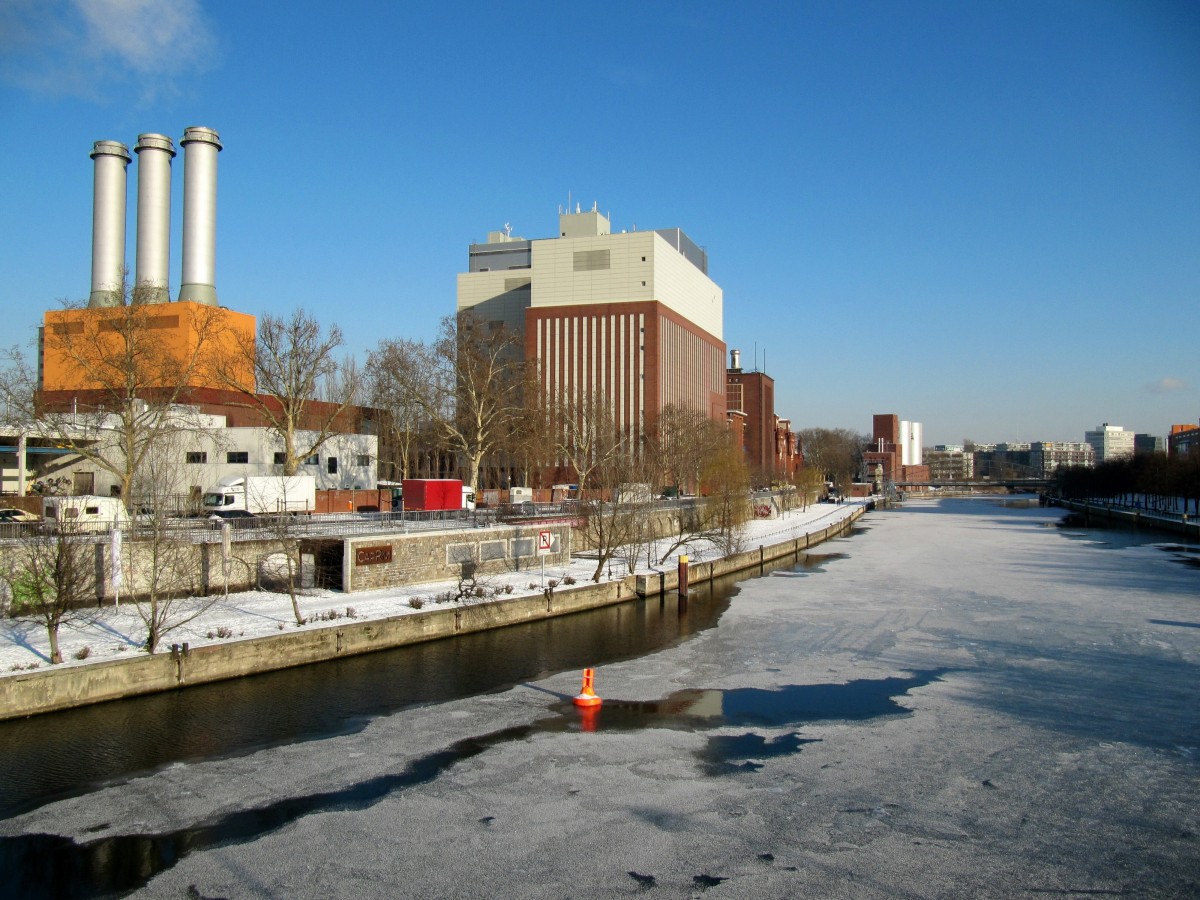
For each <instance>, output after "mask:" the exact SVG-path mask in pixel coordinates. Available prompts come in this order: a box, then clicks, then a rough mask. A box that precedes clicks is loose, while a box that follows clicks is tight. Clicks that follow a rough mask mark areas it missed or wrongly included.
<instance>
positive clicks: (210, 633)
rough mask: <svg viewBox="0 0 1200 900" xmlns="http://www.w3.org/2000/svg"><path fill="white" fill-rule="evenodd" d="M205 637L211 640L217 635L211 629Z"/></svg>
mask: <svg viewBox="0 0 1200 900" xmlns="http://www.w3.org/2000/svg"><path fill="white" fill-rule="evenodd" d="M205 637H206V638H208V639H209V640H210V641H211V640H213V638H215V637H216V635H215V634H213V633H212V632H211V631H210V632H209V633H208V634H206V635H205Z"/></svg>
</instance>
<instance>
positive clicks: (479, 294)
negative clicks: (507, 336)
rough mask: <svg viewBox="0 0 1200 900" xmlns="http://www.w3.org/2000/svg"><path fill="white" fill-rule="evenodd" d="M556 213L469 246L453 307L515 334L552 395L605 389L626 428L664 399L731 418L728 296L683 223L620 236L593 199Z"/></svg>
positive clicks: (653, 414)
mask: <svg viewBox="0 0 1200 900" xmlns="http://www.w3.org/2000/svg"><path fill="white" fill-rule="evenodd" d="M558 223H559V227H558V235H557V236H556V237H552V238H544V239H536V240H526V239H524V238H520V237H514V236H513V235H511V234H510V233H509V231H508V230H507V229H506V230H505V231H498V232H492V233H490V234H489V235H488V240H487V242H486V243H483V244H472V245H471V246H470V249H469V253H468V261H469V269H468V271H467V272H464V273H460V274H459V276H458V311H459V312H460V313H463V312H470V313H474V314H475V315H477V316H479V318H480V319H482V320H483V321H485V322H489V323H491V322H495V323H501V324H503V325H504V326H505V327H506V328H507V329H508V330H509V331H510V332H511V333H513V334H514V335H516V336H518V337H519V339H520V341H521V343H522V345H523V346H524V352H525V358H526V359H530V360H536V361H537V364H538V378H539V384H540V390H541V391H542V393H543V394H544V395H545V396H547V397H556V398H559V399H563V400H566V399H580V398H585V397H596V398H601V399H602V400H603V401H604V402H605V403H607V404H608V406H609V408H610V409H611V410H612V414H613V417H614V418H615V419H616V421H617V423H618V425H619V426H620V428H621V429H622V431H624V432H625V433H626V434H628V435H629V436H630V437H633V438H636V437H638V436H639V435H641V434H642V433H644V432H645V430H646V428H647V426H648V425H650V424H651V423H653V421H654V420H655V419H656V418H657V416H658V413H659V411H660V410H661V409H662V408H663V407H664V406H666V405H668V404H678V405H682V406H688V407H691V408H693V409H698V410H701V411H703V412H705V413H706V414H707V415H709V416H710V417H712V418H714V419H724V417H725V367H724V359H725V344H724V341H723V339H722V333H723V327H722V321H723V320H722V316H723V302H724V298H723V295H722V292H721V289H720V288H719V287H718V286H717V285H716V284H715V283H714V282H713V281H712V279H710V278H709V277H708V255H707V254H706V253H705V252H704V251H703V250H702V249H700V247H699V246H697V245H696V244H695V243H694V242H693V241H692V240H691V239H690V238H689V237H688V236H687V235H686V234H684V233H683V232H682V231H680V230H679V229H678V228H669V229H662V230H658V231H629V232H625V231H622V232H620V233H619V234H613V233H612V232H611V229H610V226H609V220H608V218H607V217H606V216H605V215H604V214H602V213H600V212H598V211H597V210H596V209H595V208H593V209H592V210H590V211H587V212H580V211H579V210H578V208H577V209H576V211H575V212H573V213H572V212H569V211H568V212H565V213H563V212H560V214H559V217H558Z"/></svg>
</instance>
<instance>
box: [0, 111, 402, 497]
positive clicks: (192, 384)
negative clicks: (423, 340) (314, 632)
mask: <svg viewBox="0 0 1200 900" xmlns="http://www.w3.org/2000/svg"><path fill="white" fill-rule="evenodd" d="M180 145H181V146H182V147H183V150H184V191H183V234H182V240H181V245H182V254H181V263H182V266H181V273H182V277H181V282H182V283H181V285H180V288H179V294H178V299H177V300H176V301H174V302H172V301H171V299H170V286H169V271H170V246H171V235H170V229H171V226H170V222H171V168H172V160H173V159H174V157H175V145H174V142H173V141H172V140H171V139H170V138H169V137H167V136H166V135H162V134H156V133H147V134H141V135H139V136H138V141H137V144H136V146H135V147H134V150H135V152H136V154H137V223H136V235H137V240H136V263H135V267H134V268H133V269H132V271H133V273H134V276H133V279H132V284H127V273H128V272H129V271H130V270H129V269H127V267H126V259H125V249H126V248H125V230H126V228H125V222H126V206H127V194H128V184H127V167H128V166H129V164H130V162H131V161H132V160H133V157H132V156H131V155H130V153H129V149H128V147H127V146H126V145H125V144H122V143H120V142H118V141H108V140H106V141H97V142H95V144H94V145H93V147H92V152H91V158H92V160H93V167H94V187H93V212H92V271H91V291H90V294H89V296H88V303H87V306H86V307H85V308H69V309H58V310H50V311H47V312H46V313H45V314H44V316H43V325H42V328H41V330H40V333H39V348H38V350H39V352H38V376H39V385H38V386H39V391H38V396H37V402H38V405H39V409H40V411H41V412H43V413H47V412H52V411H57V412H59V413H62V412H67V413H70V414H71V419H70V420H69V421H75V420H79V421H83V420H84V419H87V420H88V421H90V423H91V427H92V430H93V431H94V432H95V433H96V435H97V440H98V441H101V442H103V441H104V440H107V438H105V437H104V436H105V435H106V434H107V432H109V431H111V426H110V425H107V424H106V422H107V421H108V419H109V418H110V417H111V413H112V411H113V409H114V405H123V404H125V403H128V402H142V403H144V402H147V401H149V402H158V403H162V402H164V400H163V398H164V397H165V398H167V402H170V403H172V404H173V405H174V406H175V407H177V408H178V411H179V412H178V415H179V416H180V417H182V418H187V419H188V421H204V422H207V423H208V425H207V426H206V427H204V428H197V429H196V430H195V433H194V434H190V435H189V438H188V439H185V440H183V441H182V443H181V449H180V451H179V452H180V453H182V454H183V455H184V456H185V457H186V458H185V460H184V463H185V471H187V472H188V473H189V476H188V480H187V483H186V484H181V485H180V492H181V493H190V494H194V493H196V492H197V491H199V490H201V489H203V488H204V487H206V486H207V485H206V483H205V480H206V479H212V478H215V477H218V476H223V475H243V474H269V473H278V472H279V471H280V469H279V452H278V451H279V449H280V448H279V447H276V446H273V445H272V442H273V441H274V440H276V439H277V438H276V437H275V436H274V434H273V432H272V431H271V430H270V429H269V428H267V427H266V421H265V417H264V416H263V414H262V413H261V412H260V411H258V410H256V409H255V408H254V404H252V403H248V402H247V398H246V397H245V395H244V394H243V393H242V392H241V391H240V390H238V388H242V389H245V390H246V391H249V392H250V393H253V392H254V391H255V387H256V385H255V374H254V366H253V363H252V361H251V358H250V357H249V356H248V355H247V353H246V348H247V347H253V345H254V341H255V336H256V320H255V317H254V316H252V315H248V314H245V313H240V312H236V311H234V310H231V309H227V308H225V307H222V306H220V305H219V304H218V301H217V289H216V209H217V154H218V153H219V152H220V151H221V149H222V144H221V140H220V137H219V135H218V134H217V132H216V131H214V130H213V129H211V128H204V127H200V126H193V127H189V128H187V129H185V131H184V134H183V137H182V139H181V140H180ZM127 291H128V293H127ZM131 373H132V377H131ZM125 382H131V383H132V387H131V384H127V383H125ZM131 389H132V390H133V392H134V394H135V395H136V396H131V395H130V390H131ZM258 399H259V400H266V401H268V405H271V402H272V401H273V402H274V405H275V406H277V405H278V403H277V401H274V398H269V397H268V398H263V397H259V398H258ZM307 409H308V416H307V418H306V419H305V420H304V421H301V422H300V428H301V430H303V429H306V428H312V427H316V425H315V424H314V423H316V422H317V421H319V420H323V419H325V418H328V416H329V415H331V414H332V412H333V411H335V410H336V409H337V406H336V405H332V404H326V403H321V402H318V401H309V404H308V407H307ZM373 415H374V411H372V410H366V409H363V408H359V407H353V408H351V409H349V410H345V411H343V413H342V414H341V415H340V416H339V417H338V420H337V427H338V429H339V433H338V434H337V435H335V437H334V438H333V439H331V440H330V441H329V442H328V443H327V445H326V446H325V447H323V448H322V452H321V453H320V454H319V455H317V456H313V457H312V458H311V459H309V460H307V461H306V465H311V466H314V467H316V468H315V469H313V470H311V471H312V472H313V474H318V470H319V475H320V477H319V478H318V484H320V485H321V486H322V487H329V488H353V487H362V488H371V487H374V485H375V482H376V477H377V476H376V462H377V458H378V439H377V437H376V435H375V434H374V433H373V432H374V430H375V428H374V423H373V421H372V418H373ZM67 427H70V426H69V425H68V426H67ZM214 429H215V431H214ZM184 431H185V432H186V429H184ZM214 435H215V436H214ZM368 460H369V462H367V461H368ZM40 461H41V462H42V463H46V462H47V460H46V458H45V457H42V458H40ZM26 465H27V461H26V460H19V461H18V463H17V470H16V473H17V482H18V490H19V491H23V490H24V489H25V486H26V481H27V476H28V475H29V474H33V475H34V476H35V477H37V476H44V475H46V474H48V473H49V471H50V470H51V469H52V470H53V473H54V474H55V475H58V476H65V477H66V478H67V479H69V480H70V481H71V484H72V490H73V491H74V492H75V493H91V492H93V491H100V492H107V491H109V490H113V489H114V488H115V484H114V483H112V479H111V478H109V475H108V474H107V473H106V472H105V471H104V470H103V467H100V468H97V467H96V466H95V465H94V464H89V463H88V461H87V460H86V459H81V458H77V457H72V455H71V454H69V453H66V452H63V453H60V454H57V455H56V458H55V459H54V460H53V465H52V466H50V467H48V466H47V465H42V466H40V467H39V468H40V471H38V470H35V471H34V472H33V473H29V472H28V470H27V469H26ZM193 479H194V480H193Z"/></svg>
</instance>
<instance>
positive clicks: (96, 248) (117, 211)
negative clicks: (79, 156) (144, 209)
mask: <svg viewBox="0 0 1200 900" xmlns="http://www.w3.org/2000/svg"><path fill="white" fill-rule="evenodd" d="M90 155H91V157H92V159H93V160H95V162H96V166H95V186H94V188H93V190H92V293H91V296H90V297H89V298H88V306H89V307H96V306H116V305H118V304H119V303H120V300H121V289H122V284H123V281H124V275H125V271H124V270H125V167H126V166H128V165H129V160H130V159H131V157H130V155H129V148H128V147H126V146H125V145H124V144H122V143H119V142H117V141H96V143H95V144H93V145H92V152H91V154H90Z"/></svg>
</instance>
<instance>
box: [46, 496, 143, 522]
mask: <svg viewBox="0 0 1200 900" xmlns="http://www.w3.org/2000/svg"><path fill="white" fill-rule="evenodd" d="M42 514H43V515H44V516H45V519H46V522H47V524H48V526H49V527H50V528H52V529H54V530H56V531H107V530H108V529H110V528H112V527H113V526H114V525H116V526H118V527H119V526H122V525H128V524H129V510H127V509H126V508H125V504H124V503H122V502H121V498H120V497H97V496H94V495H91V494H83V495H79V496H74V497H58V496H50V497H44V498H42Z"/></svg>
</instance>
